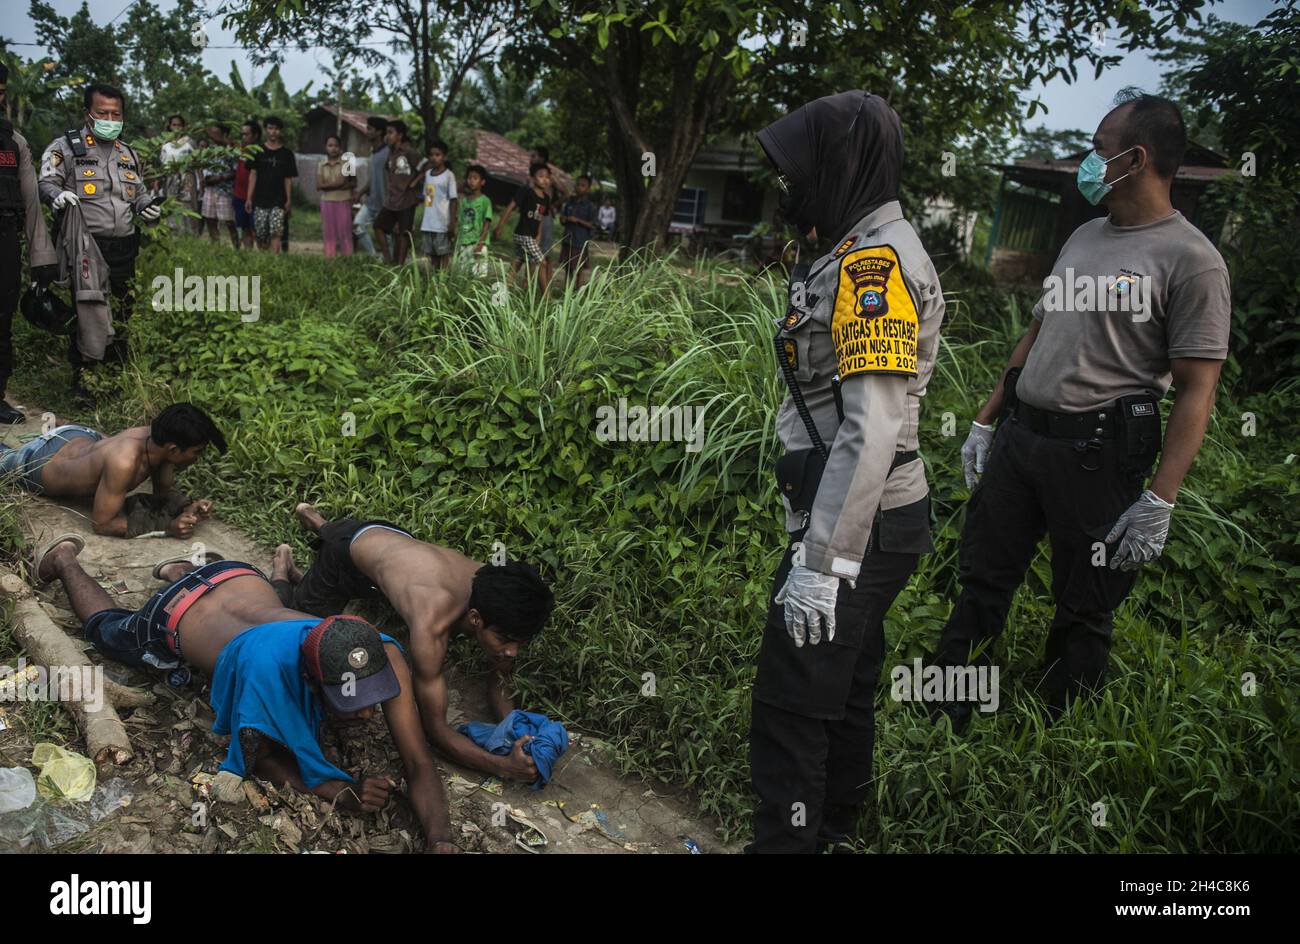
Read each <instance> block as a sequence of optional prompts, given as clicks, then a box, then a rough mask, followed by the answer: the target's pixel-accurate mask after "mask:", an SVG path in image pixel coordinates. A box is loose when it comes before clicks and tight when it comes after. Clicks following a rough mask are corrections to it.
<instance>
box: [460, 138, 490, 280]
mask: <svg viewBox="0 0 1300 944" xmlns="http://www.w3.org/2000/svg"><path fill="white" fill-rule="evenodd" d="M486 183H487V170H486V169H484V167H483V166H482V165H481V164H470V165H469V169H468V170H466V171H465V199H464V200H462V201H460V217H459V219H458V220H457V222H456V232H457V235H456V262H457V263H458V264H464V265H469V264H471V263H474V261H475V257H476V256H478V257H479V258H480V259H482V257H483V256H485V255H486V254H487V241H488V228H489V227H490V225H491V223H492V201H491V200H489V199H488V198H487V197H486V196H485V195H484V194H483V187H484V185H485V184H486ZM484 261H485V260H484ZM486 268H487V267H486V265H482V266H479V265H475V266H474V274H475V275H478V276H480V277H482V276H483V275H485V274H486Z"/></svg>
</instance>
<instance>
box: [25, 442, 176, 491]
mask: <svg viewBox="0 0 1300 944" xmlns="http://www.w3.org/2000/svg"><path fill="white" fill-rule="evenodd" d="M148 442H149V427H148V426H133V427H131V428H130V429H124V430H122V432H120V433H117V434H116V435H114V436H106V437H105V438H103V439H100V440H98V441H95V440H91V439H83V438H78V439H73V440H71V441H70V442H69V443H68V444H67V445H66V446H64V447H63V448H62V449H60V450H59V451H58V452H56V453H55V454H54V455H53V456H52V457H51V458H50V460H49V461H48V462H47V463H45V467H44V468H43V469H42V470H41V486H42V487H43V488H44V489H45V494H47V495H49V496H51V497H54V498H93V497H94V496H95V493H96V491H97V490H98V489H99V486H100V483H101V481H103V480H104V479H105V478H108V479H109V480H110V481H112V482H113V483H114V486H115V487H117V486H120V487H122V488H123V493H125V492H129V491H130V490H131V489H133V488H135V487H137V486H138V485H141V484H143V483H144V482H145V481H146V480H147V479H148V478H149V477H150V476H151V475H152V474H153V470H152V469H150V468H149V462H148V456H147V453H146V449H145V447H146V444H147V443H148Z"/></svg>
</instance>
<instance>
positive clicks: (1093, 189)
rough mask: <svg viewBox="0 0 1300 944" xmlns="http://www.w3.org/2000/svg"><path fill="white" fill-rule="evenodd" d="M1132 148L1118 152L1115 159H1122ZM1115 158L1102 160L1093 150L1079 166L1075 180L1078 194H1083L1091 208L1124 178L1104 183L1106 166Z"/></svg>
mask: <svg viewBox="0 0 1300 944" xmlns="http://www.w3.org/2000/svg"><path fill="white" fill-rule="evenodd" d="M1131 150H1133V148H1129V149H1128V150H1125V151H1120V152H1119V153H1118V154H1116V155H1115V157H1122V156H1124V155H1125V154H1127V153H1128V152H1129V151H1131ZM1115 157H1112V158H1108V159H1103V158H1102V156H1101V155H1100V154H1098V153H1097V152H1096V150H1093V151H1091V152H1089V154H1088V156H1087V157H1085V158H1084V159H1083V160H1082V161H1081V162H1080V164H1079V173H1078V175H1077V177H1076V180H1077V182H1078V184H1079V192H1080V193H1081V194H1083V199H1085V200H1087V201H1088V202H1089V203H1091V204H1092V205H1093V206H1096V205H1097V204H1098V203H1100V202H1101V200H1102V197H1104V196H1106V194H1108V193H1110V188H1111V187H1113V186H1115V184H1117V183H1119V182H1120V181H1121V180H1123V179H1124V177H1127V176H1128V174H1125V175H1124V177H1117V178H1116V179H1115V180H1112V181H1111V182H1110V183H1106V165H1107V164H1109V163H1110V162H1111V161H1113V160H1115Z"/></svg>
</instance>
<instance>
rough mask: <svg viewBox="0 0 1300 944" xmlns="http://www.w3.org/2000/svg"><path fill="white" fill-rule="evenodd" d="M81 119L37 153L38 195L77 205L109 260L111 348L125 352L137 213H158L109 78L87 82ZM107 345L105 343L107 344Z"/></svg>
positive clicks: (150, 217)
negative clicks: (113, 327)
mask: <svg viewBox="0 0 1300 944" xmlns="http://www.w3.org/2000/svg"><path fill="white" fill-rule="evenodd" d="M83 104H84V107H85V124H84V126H83V127H82V128H80V129H77V130H73V131H69V132H68V133H67V134H64V135H62V136H60V137H58V138H56V139H55V140H54V141H52V142H51V143H50V145H49V147H47V148H46V149H45V154H44V155H43V156H42V158H41V181H40V189H41V197H42V198H43V199H44V200H45V201H46V202H47V203H49V204H50V206H52V207H53V208H54V209H55V211H56V212H57V211H60V210H62V209H63V208H64V207H66V206H68V205H69V204H77V205H78V206H80V207H81V213H82V216H83V217H84V219H85V222H86V228H87V229H88V230H89V232H90V234H91V235H92V236H93V237H94V239H95V244H96V245H97V246H98V247H99V251H100V254H101V255H102V256H103V257H104V262H105V264H106V265H107V266H108V267H109V272H110V279H111V284H112V294H113V301H114V304H113V313H114V321H115V322H116V333H117V341H115V342H114V344H115V346H116V351H115V354H116V356H117V357H119V358H124V357H125V353H126V352H125V346H124V345H125V331H124V328H125V325H126V322H127V320H128V319H129V318H130V317H131V307H132V304H133V298H132V295H131V280H132V279H133V278H134V277H135V260H136V256H137V255H138V254H139V252H140V236H139V233H137V232H136V224H135V221H136V218H137V217H139V218H140V219H141V220H143V221H144V222H146V223H149V224H151V225H152V224H154V223H157V222H158V218H159V217H160V216H161V215H162V210H161V209H160V208H159V207H158V206H157V205H156V204H155V202H154V198H153V197H152V196H151V195H150V194H149V191H148V188H147V187H146V186H145V183H144V165H143V163H142V162H141V160H140V158H139V156H138V155H137V154H136V152H135V149H134V148H132V147H131V146H130V145H129V144H126V143H124V142H123V141H122V140H121V137H120V136H121V134H122V125H123V121H124V118H125V113H126V98H125V96H124V95H123V94H122V92H121V91H119V90H118V89H116V88H114V87H113V86H111V85H100V84H96V85H91V86H90V87H88V88H87V89H86V91H85V94H84V96H83ZM110 350H111V349H110ZM69 353H70V358H71V360H72V364H73V370H74V381H73V382H74V386H75V385H77V382H78V381H77V374H78V372H79V370H80V368H82V367H84V366H86V360H85V359H84V358H83V357H82V355H81V353H80V351H79V350H78V347H77V345H76V343H75V341H74V343H73V344H72V346H71V348H70V352H69Z"/></svg>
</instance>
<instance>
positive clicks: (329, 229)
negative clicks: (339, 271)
mask: <svg viewBox="0 0 1300 944" xmlns="http://www.w3.org/2000/svg"><path fill="white" fill-rule="evenodd" d="M167 124H168V131H169V132H171V134H172V135H173V137H172V138H170V139H169V140H168V141H167V142H166V143H165V144H163V145H162V148H161V150H160V152H159V162H160V164H161V165H162V173H163V176H162V177H161V178H159V180H158V181H156V182H155V185H154V187H155V189H156V190H157V191H158V192H165V193H166V194H167V196H169V197H171V198H172V199H174V200H175V201H176V202H177V203H178V204H179V205H181V206H182V207H185V208H187V209H189V210H191V211H192V212H193V214H194V216H193V217H181V216H174V217H173V222H172V225H173V226H174V227H176V228H177V229H182V228H188V229H190V230H191V231H192V232H193V233H195V234H196V235H197V234H201V233H202V232H203V231H204V230H205V229H206V231H207V233H208V235H209V237H210V238H212V239H213V240H214V241H215V240H219V239H221V238H222V237H221V229H222V228H223V226H224V228H225V230H226V233H227V236H228V238H229V239H230V241H231V244H232V245H233V246H235V247H236V248H239V247H241V246H243V247H246V248H252V247H253V246H255V245H256V246H257V247H259V248H262V249H267V250H270V251H272V252H287V251H288V242H289V217H290V215H291V213H292V211H293V199H292V195H293V187H294V184H295V182H296V180H297V178H298V164H297V159H296V158H295V156H294V153H293V150H292V149H291V148H289V147H288V146H287V145H286V144H285V142H284V122H283V121H282V120H281V119H279V118H276V117H274V116H272V117H268V118H265V119H264V120H262V121H261V122H258V121H257V120H256V119H249V120H248V121H246V122H244V123H243V124H242V125H241V126H240V127H239V136H238V140H237V141H236V140H233V139H232V137H231V130H232V129H231V127H230V126H229V125H227V124H224V123H220V122H217V123H214V124H212V125H211V126H209V127H208V128H207V129H206V131H205V133H206V135H207V142H206V144H203V145H199V144H196V143H195V142H194V140H193V139H192V138H191V137H190V136H189V135H188V134H187V132H186V123H185V119H184V118H183V117H182V116H180V115H173V116H172V117H171V118H170V119H169V120H168V123H167ZM365 133H366V138H367V140H368V142H369V144H370V151H371V153H370V154H369V173H368V175H367V176H368V179H367V182H366V183H365V184H364V185H362V184H361V183H360V178H359V176H358V170H359V161H358V160H357V157H358V156H359V155H345V154H344V153H343V145H342V142H341V140H340V138H339V137H338V136H337V135H330V136H329V137H328V139H327V140H326V142H325V155H326V156H325V159H324V160H323V161H321V162H320V163H319V164H318V166H317V168H316V178H315V179H316V183H315V187H316V191H317V194H318V198H319V203H320V219H321V236H322V239H323V242H324V249H325V255H326V256H327V257H331V258H333V257H334V256H337V255H345V256H348V255H352V254H353V253H354V252H355V251H356V250H357V249H360V250H361V251H362V252H366V253H369V254H371V255H376V256H379V257H381V258H382V259H383V260H384V261H385V262H391V263H395V264H399V265H400V264H403V263H405V262H406V261H407V259H408V257H409V256H410V254H411V252H412V251H415V252H417V253H418V254H421V255H423V256H425V257H427V259H428V261H429V264H430V265H431V266H432V267H433V268H435V269H445V268H448V267H449V266H451V265H453V264H454V265H464V266H469V267H472V268H474V269H475V270H476V271H478V272H480V273H481V272H484V271H486V260H487V253H488V247H489V245H490V243H491V242H492V241H493V240H494V239H499V238H501V236H502V234H503V231H504V229H505V227H506V225H507V224H508V223H509V222H510V220H511V219H512V218H513V217H515V216H516V215H518V221H517V222H516V224H515V227H514V233H513V237H512V238H513V244H514V270H515V271H516V272H518V271H519V270H520V269H523V270H524V271H525V272H527V273H528V274H529V275H530V276H531V275H534V274H535V275H536V277H537V278H538V279H540V281H541V284H542V285H543V286H546V285H549V283H550V282H551V279H552V278H553V276H554V275H559V274H565V275H566V277H567V278H569V279H572V280H574V281H576V283H577V284H579V285H581V284H584V283H585V282H586V281H587V279H588V278H589V277H590V271H591V255H590V245H589V244H590V242H591V240H592V239H593V238H598V237H599V238H613V237H614V235H615V229H616V226H617V213H616V211H615V208H614V203H613V200H612V199H611V198H610V197H609V196H605V197H604V198H603V200H601V201H600V203H599V204H598V203H597V199H596V198H595V197H594V196H593V194H592V192H591V184H592V181H591V178H590V177H589V176H588V175H586V174H583V175H581V176H579V177H578V178H577V180H576V181H575V185H574V189H573V192H572V193H567V192H565V191H564V189H563V188H562V187H561V186H560V185H559V183H558V181H557V180H556V179H555V177H554V176H553V174H552V167H553V165H552V164H551V163H550V154H549V153H548V152H547V149H546V148H544V147H537V148H534V149H533V151H532V152H530V154H529V159H530V164H529V168H528V180H527V182H525V183H524V184H523V185H522V186H520V187H519V188H518V190H517V191H516V192H515V194H514V196H513V198H512V199H511V200H510V201H509V203H508V204H507V205H506V206H505V208H504V209H503V210H502V211H501V212H500V214H499V215H498V214H497V212H496V211H495V210H494V208H493V205H492V201H491V200H490V199H489V198H488V197H487V196H486V194H485V193H484V188H485V187H486V186H487V184H488V182H489V176H488V172H487V170H486V169H485V168H484V167H482V166H481V165H479V164H470V165H469V166H468V167H467V168H466V170H465V172H464V174H463V176H462V178H461V179H460V180H459V181H458V180H457V178H456V175H455V174H454V173H453V172H452V170H451V167H450V166H449V161H450V159H451V149H450V147H449V146H448V145H447V143H446V142H445V141H442V140H436V141H434V142H432V143H431V144H430V145H429V147H428V148H427V150H426V151H425V153H424V154H423V155H421V154H420V152H419V150H418V149H417V148H416V147H415V145H413V144H412V143H411V140H410V137H409V133H408V129H407V126H406V124H405V122H403V121H400V120H395V121H389V120H386V119H384V118H379V117H372V118H369V119H367V122H366V132H365ZM205 148H206V149H207V150H208V151H209V152H210V153H209V154H207V155H204V154H203V153H202V150H203V149H205ZM241 151H242V152H243V153H244V154H246V155H249V154H251V156H242V157H241V156H239V153H240V152H241ZM196 155H197V159H192V160H183V159H185V158H194V157H195V156H196ZM178 162H179V166H178V167H177V168H175V169H174V170H173V171H172V172H170V173H169V172H168V167H169V166H170V165H177V164H178ZM181 167H183V168H186V169H180V168H181ZM420 206H423V211H424V212H423V214H422V216H421V218H420V222H419V230H418V236H419V241H418V243H417V241H416V238H415V237H416V236H417V231H416V229H415V216H416V209H417V207H420ZM494 219H495V225H493V222H494ZM557 222H558V224H559V227H558V228H557V226H556V223H557ZM557 243H558V245H559V258H558V260H557V262H556V265H555V267H554V270H553V269H552V265H551V255H552V250H553V249H554V248H555V246H556V244H557Z"/></svg>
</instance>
